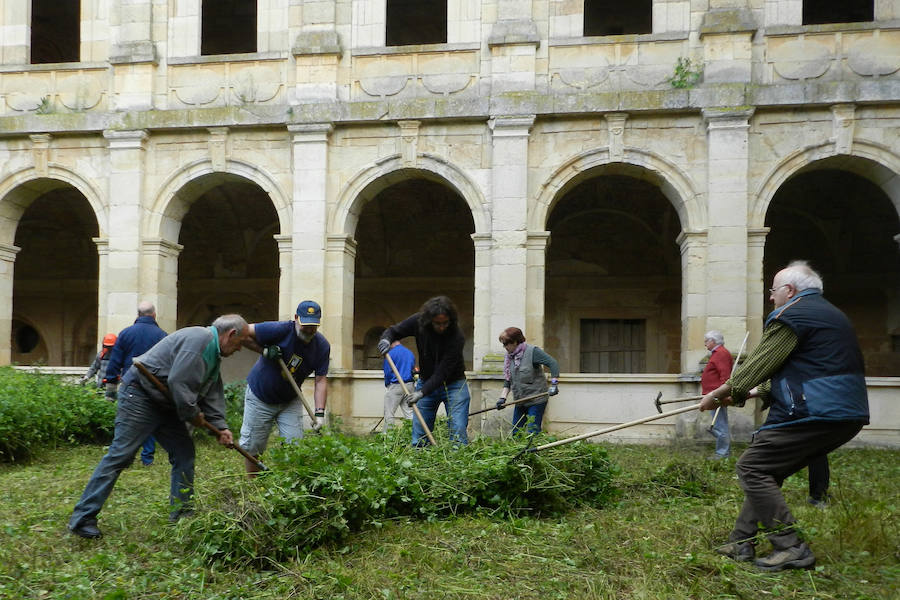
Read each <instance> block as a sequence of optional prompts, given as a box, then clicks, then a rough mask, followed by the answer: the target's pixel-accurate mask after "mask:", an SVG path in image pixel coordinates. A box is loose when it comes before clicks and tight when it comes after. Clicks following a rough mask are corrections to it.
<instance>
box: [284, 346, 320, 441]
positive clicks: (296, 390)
mask: <svg viewBox="0 0 900 600" xmlns="http://www.w3.org/2000/svg"><path fill="white" fill-rule="evenodd" d="M275 360H276V361H278V364H279V365H281V373H282V374H283V375H284V376H285V378H286V379H287V380H288V381H290V382H291V387H292V388H294V393H295V394H297V397H298V398H300V402H302V403H303V408H305V409H306V413H307V414H308V415H309V418H310V419H312V427H313V430H314V431H318V430H319V429H320V428H321V427H322V425H321V424H320V423H319V420H318V419H316V413H314V412H313V409H312V408H311V407H310V406H309V402H307V401H306V398H304V397H303V393H302V392H301V391H300V386H299V385H297V382H296V381H294V376H293V374H291V372H290V370H288V368H287V365H286V364H284V361H283V360H281V359H280V358H276V359H275Z"/></svg>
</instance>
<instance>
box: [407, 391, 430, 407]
mask: <svg viewBox="0 0 900 600" xmlns="http://www.w3.org/2000/svg"><path fill="white" fill-rule="evenodd" d="M424 395H425V394H423V393H422V392H420V391H418V390H416V391H415V392H410V393H408V394H406V395H405V396H403V401H404V402H405V403H406V405H407V406H412V405H413V404H415V403H416V402H418V401H419V400H421V399H422V396H424Z"/></svg>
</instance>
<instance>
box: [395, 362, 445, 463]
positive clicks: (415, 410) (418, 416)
mask: <svg viewBox="0 0 900 600" xmlns="http://www.w3.org/2000/svg"><path fill="white" fill-rule="evenodd" d="M384 357H385V358H386V359H387V361H388V364H389V365H391V371H393V372H394V377H396V378H397V381H399V382H400V387H401V388H403V395H404V396H406V395H408V394H409V389H408V388H407V387H406V382H405V381H403V377H401V376H400V371H398V370H397V365H395V364H394V359H393V358H391V355H390V354H387V353H385V355H384ZM410 406H411V407H412V410H413V414H415V415H416V419H417V420H418V421H419V425H421V426H422V429H423V430H425V436H426V437H427V438H428V441H429V442H431V445H432V446H437V442H436V441H434V436H433V435H431V430H430V429H428V425H426V424H425V418H424V417H423V416H422V413H421V412H419V407H418V406H416V405H415V404H411V405H410ZM414 441H415V440H414Z"/></svg>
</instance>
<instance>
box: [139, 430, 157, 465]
mask: <svg viewBox="0 0 900 600" xmlns="http://www.w3.org/2000/svg"><path fill="white" fill-rule="evenodd" d="M155 453H156V438H155V437H153V436H152V435H151V436H149V437H148V438H147V439H146V440H144V443H143V444H142V445H141V462H142V463H144V464H145V465H152V464H153V455H154V454H155Z"/></svg>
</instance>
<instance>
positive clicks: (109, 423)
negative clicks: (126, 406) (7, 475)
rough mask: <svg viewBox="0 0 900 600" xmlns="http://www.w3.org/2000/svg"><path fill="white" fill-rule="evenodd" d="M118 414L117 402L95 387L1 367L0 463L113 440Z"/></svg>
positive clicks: (52, 376) (53, 376) (56, 377)
mask: <svg viewBox="0 0 900 600" xmlns="http://www.w3.org/2000/svg"><path fill="white" fill-rule="evenodd" d="M115 415H116V407H115V404H112V403H110V402H108V401H107V400H106V399H104V397H103V394H102V392H98V391H97V389H96V388H94V387H81V386H76V385H70V384H66V383H64V382H63V381H62V380H61V379H60V378H59V377H58V376H55V375H41V374H34V373H25V372H21V371H16V370H15V369H13V368H11V367H0V461H3V462H15V461H22V460H27V459H29V458H31V457H33V456H34V454H35V453H37V452H38V451H39V450H40V449H41V448H45V447H56V446H59V445H61V444H79V443H90V442H109V440H111V439H112V432H113V425H114V421H115Z"/></svg>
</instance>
